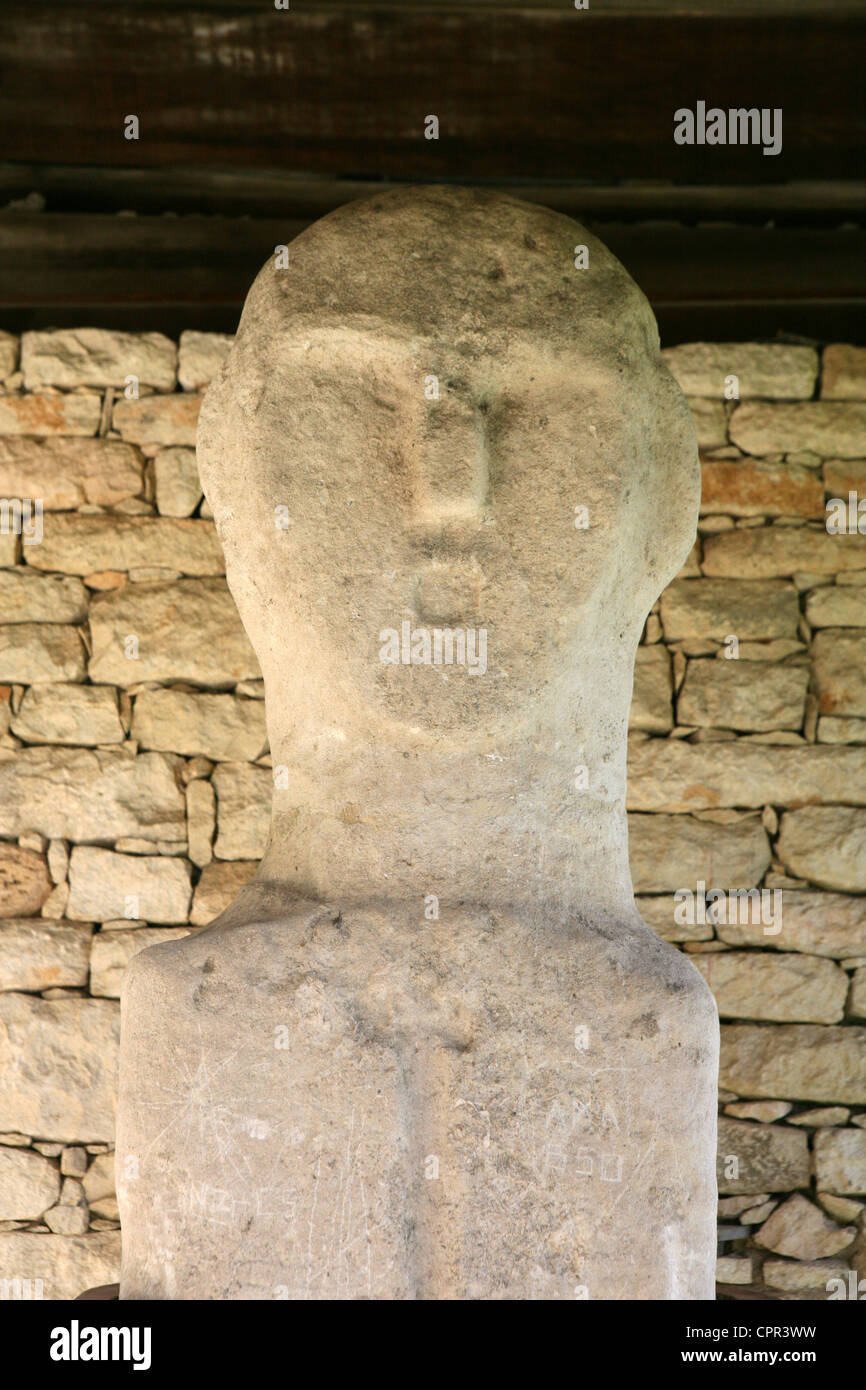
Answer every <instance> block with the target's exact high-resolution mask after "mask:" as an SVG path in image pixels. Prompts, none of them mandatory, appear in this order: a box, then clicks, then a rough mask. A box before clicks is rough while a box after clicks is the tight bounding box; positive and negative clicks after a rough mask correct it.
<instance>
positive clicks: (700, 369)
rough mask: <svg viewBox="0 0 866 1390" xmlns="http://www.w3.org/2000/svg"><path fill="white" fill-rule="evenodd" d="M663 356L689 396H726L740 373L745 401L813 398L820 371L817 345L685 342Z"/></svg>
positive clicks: (742, 398)
mask: <svg viewBox="0 0 866 1390" xmlns="http://www.w3.org/2000/svg"><path fill="white" fill-rule="evenodd" d="M662 357H663V358H664V360H665V361H666V362H667V364H668V366H669V367H670V369H671V371H672V372H673V374H674V376H675V377H676V379H677V381H678V382H679V384H680V386H681V387H682V389H683V390H684V391H685V393H686V395H687V396H716V397H718V398H719V399H722V398H723V397H724V395H725V390H726V383H725V377H727V376H731V375H734V376H736V378H737V383H738V390H739V399H740V400H747V399H748V398H749V397H750V396H764V397H767V398H768V399H770V400H773V399H776V400H791V401H792V400H807V399H808V398H809V397H810V396H811V395H812V392H813V391H814V389H815V381H816V378H817V375H818V354H817V352H816V351H815V349H814V348H811V347H799V346H794V345H790V344H787V343H679V344H678V345H677V346H676V347H672V348H665V350H664V351H663V353H662ZM825 362H826V355H825ZM825 370H826V367H825Z"/></svg>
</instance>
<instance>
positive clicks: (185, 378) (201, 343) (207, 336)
mask: <svg viewBox="0 0 866 1390" xmlns="http://www.w3.org/2000/svg"><path fill="white" fill-rule="evenodd" d="M233 342H234V334H232V333H197V332H196V331H195V330H194V329H187V330H186V331H185V332H184V333H181V335H180V354H179V355H180V361H179V364H178V371H177V379H178V381H179V382H180V384H181V386H182V387H183V389H184V391H202V390H203V389H204V387H205V386H209V385H210V383H211V382H212V381H213V379H214V377H215V376H216V374H217V372H218V371H219V369H220V367H221V366H222V364H223V362H224V361H225V357H226V354H227V352H228V350H229V348H230V347H231V345H232V343H233Z"/></svg>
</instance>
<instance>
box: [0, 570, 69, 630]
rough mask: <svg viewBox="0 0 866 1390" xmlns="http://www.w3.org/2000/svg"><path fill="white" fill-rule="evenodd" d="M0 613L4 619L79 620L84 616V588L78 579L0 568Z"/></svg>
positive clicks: (11, 621)
mask: <svg viewBox="0 0 866 1390" xmlns="http://www.w3.org/2000/svg"><path fill="white" fill-rule="evenodd" d="M0 613H2V614H3V619H4V622H6V623H79V622H82V621H83V620H84V619H85V618H86V617H87V590H86V589H85V587H84V585H83V584H82V583H81V581H80V579H58V578H56V577H55V576H54V575H48V574H34V573H33V571H32V570H31V569H12V570H0Z"/></svg>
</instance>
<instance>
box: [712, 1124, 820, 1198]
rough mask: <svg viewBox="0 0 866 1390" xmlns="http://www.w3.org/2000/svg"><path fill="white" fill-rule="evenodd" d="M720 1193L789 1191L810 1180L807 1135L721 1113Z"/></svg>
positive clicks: (719, 1141)
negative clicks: (737, 1118) (733, 1118)
mask: <svg viewBox="0 0 866 1390" xmlns="http://www.w3.org/2000/svg"><path fill="white" fill-rule="evenodd" d="M717 1169H718V1181H719V1192H720V1193H727V1192H731V1193H734V1192H754V1193H761V1192H789V1191H791V1190H792V1189H793V1188H797V1187H807V1186H808V1183H809V1144H808V1141H807V1139H806V1136H805V1134H803V1133H802V1132H801V1131H800V1130H796V1129H785V1128H784V1127H783V1126H782V1125H766V1124H753V1123H752V1122H751V1121H750V1120H731V1119H729V1118H728V1117H727V1116H725V1115H720V1116H719V1139H718V1164H717Z"/></svg>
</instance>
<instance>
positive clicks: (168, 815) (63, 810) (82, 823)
mask: <svg viewBox="0 0 866 1390" xmlns="http://www.w3.org/2000/svg"><path fill="white" fill-rule="evenodd" d="M27 830H39V831H40V832H41V833H42V834H43V835H47V836H48V837H49V838H50V839H52V840H55V839H60V840H72V841H78V840H84V841H87V840H96V841H100V840H103V841H104V840H107V839H113V838H116V837H119V836H124V835H131V836H137V837H139V838H141V839H144V840H181V839H183V838H184V836H185V834H186V804H185V801H184V797H183V793H182V792H181V790H180V788H179V787H178V784H177V779H176V776H175V764H174V762H173V761H172V759H171V758H169V757H166V756H165V755H164V754H162V753H143V754H141V755H139V756H138V757H136V756H135V755H134V754H133V753H132V752H130V751H129V750H128V749H126V748H119V749H117V750H116V751H115V750H113V749H93V750H91V749H79V748H22V749H19V750H11V749H0V835H8V836H16V835H21V834H23V833H24V832H25V831H27Z"/></svg>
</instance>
